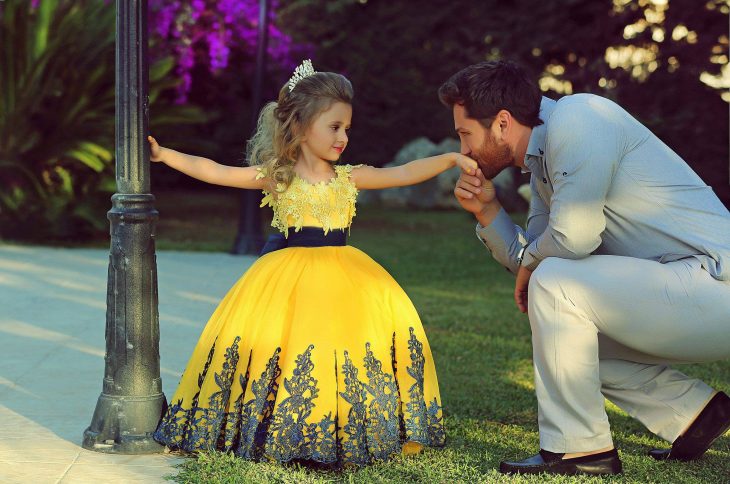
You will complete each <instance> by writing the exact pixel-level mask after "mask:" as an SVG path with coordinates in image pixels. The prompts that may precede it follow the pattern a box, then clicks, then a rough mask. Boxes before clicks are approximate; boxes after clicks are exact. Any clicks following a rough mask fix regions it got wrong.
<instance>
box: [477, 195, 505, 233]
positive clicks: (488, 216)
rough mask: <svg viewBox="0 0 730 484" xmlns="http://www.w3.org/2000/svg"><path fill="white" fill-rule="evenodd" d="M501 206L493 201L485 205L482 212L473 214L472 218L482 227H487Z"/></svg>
mask: <svg viewBox="0 0 730 484" xmlns="http://www.w3.org/2000/svg"><path fill="white" fill-rule="evenodd" d="M501 208H502V206H501V205H500V204H499V202H497V200H496V199H495V200H494V201H492V202H490V203H488V204H486V205H485V206H484V208H483V209H482V210H480V211H479V212H477V213H475V214H474V217H475V218H476V219H477V222H479V225H481V226H482V227H487V226H488V225H489V224H491V223H492V222H493V221H494V219H495V218H496V217H497V214H498V213H499V210H500V209H501Z"/></svg>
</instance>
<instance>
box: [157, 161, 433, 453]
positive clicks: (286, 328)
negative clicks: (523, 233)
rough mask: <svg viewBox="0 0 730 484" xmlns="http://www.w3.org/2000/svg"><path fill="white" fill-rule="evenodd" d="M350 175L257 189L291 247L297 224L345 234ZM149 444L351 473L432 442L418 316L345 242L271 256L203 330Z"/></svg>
mask: <svg viewBox="0 0 730 484" xmlns="http://www.w3.org/2000/svg"><path fill="white" fill-rule="evenodd" d="M352 169H353V166H351V165H342V166H336V167H335V172H336V176H335V178H333V179H332V180H331V181H330V182H328V183H325V182H320V183H318V184H310V183H308V182H306V181H304V180H302V179H301V178H299V177H295V178H294V180H293V181H292V183H291V185H290V186H289V188H288V189H287V190H286V191H285V192H284V193H282V194H279V195H278V196H277V197H276V198H274V197H273V196H272V194H271V193H268V192H264V194H265V197H264V199H263V202H262V206H264V205H270V206H271V207H272V208H273V210H274V220H273V223H272V225H273V226H275V227H277V228H278V229H280V230H281V231H282V232H283V233H284V234H285V235H287V236H288V237H289V238H290V239H291V238H292V235H296V233H297V232H298V231H300V230H301V229H302V227H319V229H318V230H319V232H320V234H322V235H325V236H326V235H327V233H328V232H336V231H340V230H347V229H349V226H350V224H351V222H352V218H353V217H354V215H355V198H356V196H357V188H355V186H354V184H353V183H352V181H351V179H350V173H351V171H352ZM262 176H263V174H262ZM289 234H292V235H289ZM155 439H156V440H158V441H159V442H160V443H162V444H165V445H167V446H169V447H171V448H177V449H183V450H186V451H198V450H212V449H215V450H221V451H227V452H233V453H235V454H236V455H238V456H241V457H244V458H248V459H253V460H261V459H264V460H275V461H280V462H288V461H290V460H293V459H296V460H309V461H316V462H320V463H329V464H335V465H346V464H354V465H358V466H361V465H366V464H369V463H371V462H374V461H382V460H387V459H388V458H389V457H391V456H393V455H394V454H397V453H399V452H406V451H407V449H411V448H416V449H417V448H420V446H442V445H443V444H444V440H445V432H444V426H443V416H442V410H441V399H440V396H439V389H438V382H437V379H436V370H435V368H434V363H433V358H432V356H431V350H430V348H429V345H428V341H427V340H426V335H425V333H424V330H423V326H422V325H421V321H420V319H419V317H418V314H417V312H416V310H415V308H414V307H413V304H412V303H411V301H410V299H409V298H408V296H407V295H406V293H405V292H404V291H403V289H402V288H401V287H400V286H399V285H398V283H396V281H395V280H394V279H393V278H392V277H391V276H390V274H388V272H387V271H386V270H385V269H383V268H382V267H381V266H380V265H379V264H378V263H376V262H375V261H373V260H372V259H371V258H370V257H368V256H367V255H366V254H365V253H363V252H362V251H360V250H358V249H356V248H354V247H351V246H347V245H343V246H323V247H296V246H293V247H292V246H289V247H286V248H283V249H281V250H275V251H273V252H269V253H267V254H265V255H263V256H262V257H260V258H259V259H258V260H257V261H256V262H255V263H254V264H253V265H252V266H251V267H250V268H249V269H248V271H247V272H246V273H245V274H244V275H243V276H242V277H241V278H240V279H239V280H238V281H237V282H236V283H235V285H234V286H233V287H232V288H231V289H230V291H229V292H228V294H227V295H226V296H225V297H224V298H223V300H222V301H221V303H220V305H219V306H218V307H217V309H216V310H215V312H214V313H213V315H212V316H211V318H210V320H209V321H208V323H207V325H206V326H205V328H204V329H203V332H202V334H201V336H200V339H199V341H198V343H197V345H196V347H195V349H194V351H193V354H192V356H191V357H190V360H189V362H188V364H187V366H186V369H185V372H184V373H183V376H182V379H181V381H180V384H179V386H178V388H177V390H176V391H175V394H174V396H173V397H172V399H171V400H170V405H169V406H168V408H167V410H166V411H165V413H164V414H163V418H162V420H161V422H160V424H159V426H158V428H157V431H156V432H155ZM406 453H407V452H406Z"/></svg>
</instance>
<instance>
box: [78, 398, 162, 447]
mask: <svg viewBox="0 0 730 484" xmlns="http://www.w3.org/2000/svg"><path fill="white" fill-rule="evenodd" d="M166 408H167V402H166V401H165V396H164V395H163V394H162V393H160V394H157V395H151V396H148V397H132V396H115V395H106V394H104V393H102V394H101V395H100V396H99V401H98V402H97V404H96V410H95V411H94V417H93V418H92V420H91V425H90V426H89V428H87V429H86V430H85V431H84V440H83V442H82V444H81V445H82V447H83V448H84V449H88V450H93V451H96V452H105V453H109V454H154V453H159V452H162V451H163V450H164V449H165V447H164V446H163V445H161V444H159V443H157V442H156V441H155V440H154V439H153V438H152V432H154V429H156V428H157V422H159V420H160V416H161V415H162V414H163V412H164V411H165V410H166ZM150 429H152V430H151V431H150Z"/></svg>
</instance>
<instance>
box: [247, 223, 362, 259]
mask: <svg viewBox="0 0 730 484" xmlns="http://www.w3.org/2000/svg"><path fill="white" fill-rule="evenodd" d="M343 245H347V233H346V232H345V231H344V230H341V229H336V230H330V231H329V232H327V235H325V233H324V229H321V228H319V227H302V228H301V230H299V231H295V230H294V229H292V228H290V229H289V231H288V237H284V234H282V233H281V232H277V233H275V234H273V235H270V236H269V238H268V240H267V241H266V244H264V248H263V249H261V253H260V254H259V255H264V254H268V253H269V252H273V251H275V250H279V249H284V248H286V247H331V246H343Z"/></svg>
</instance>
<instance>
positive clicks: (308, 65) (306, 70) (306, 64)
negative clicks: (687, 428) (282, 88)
mask: <svg viewBox="0 0 730 484" xmlns="http://www.w3.org/2000/svg"><path fill="white" fill-rule="evenodd" d="M314 74H316V72H315V70H314V67H312V60H311V59H306V60H304V61H302V63H301V64H299V65H298V66H297V68H296V69H294V74H293V75H292V76H291V79H289V92H292V91H293V90H294V86H296V85H297V82H299V81H301V80H302V79H304V78H305V77H309V76H313V75H314Z"/></svg>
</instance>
